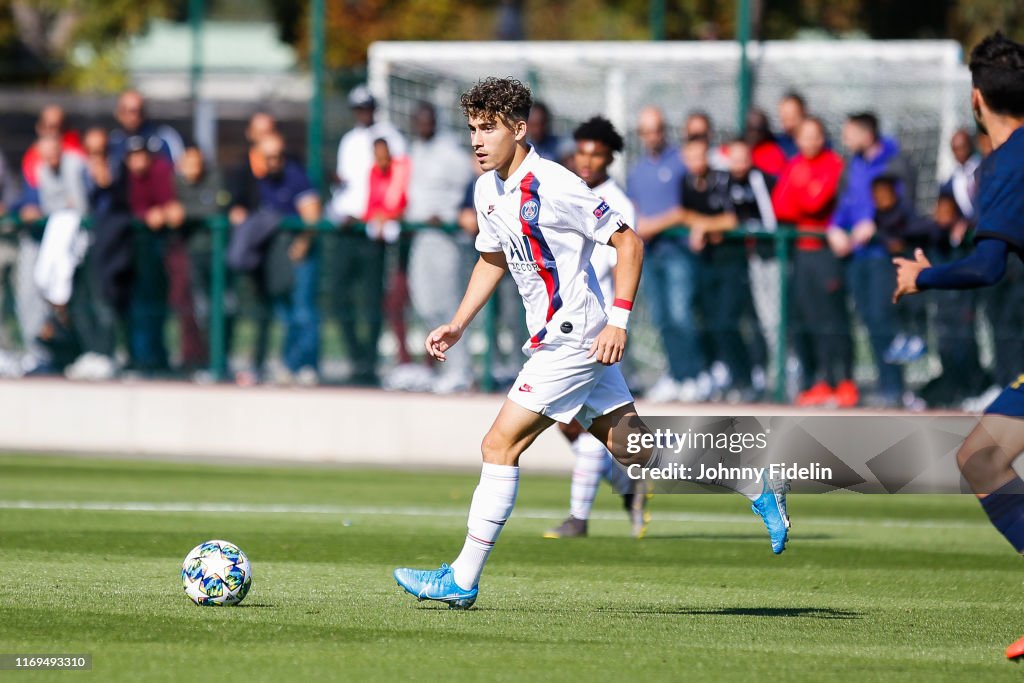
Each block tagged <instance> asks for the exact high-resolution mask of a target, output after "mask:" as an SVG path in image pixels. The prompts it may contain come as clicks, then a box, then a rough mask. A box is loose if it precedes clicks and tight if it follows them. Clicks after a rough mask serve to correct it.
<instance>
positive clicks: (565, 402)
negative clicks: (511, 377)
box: [508, 345, 633, 428]
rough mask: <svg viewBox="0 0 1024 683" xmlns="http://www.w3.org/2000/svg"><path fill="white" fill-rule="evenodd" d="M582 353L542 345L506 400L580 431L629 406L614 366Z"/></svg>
mask: <svg viewBox="0 0 1024 683" xmlns="http://www.w3.org/2000/svg"><path fill="white" fill-rule="evenodd" d="M588 353H589V352H588V351H587V350H585V349H577V348H572V347H570V346H565V345H546V346H542V347H541V348H539V349H537V350H536V351H535V352H534V353H533V355H532V356H530V358H529V360H527V361H526V364H525V365H524V366H523V369H522V370H521V371H520V372H519V376H518V377H517V378H516V381H515V384H513V385H512V388H511V389H510V390H509V392H508V397H509V398H510V399H511V400H512V401H513V402H514V403H517V404H519V405H521V406H522V407H524V408H526V409H527V410H531V411H533V412H535V413H539V414H541V415H546V416H548V417H550V418H551V419H553V420H556V421H558V422H561V423H563V424H569V423H570V422H572V421H573V419H574V418H575V419H576V420H578V421H579V422H580V424H582V425H583V427H584V428H587V427H590V423H591V422H593V421H594V419H596V418H598V417H600V416H602V415H607V414H608V413H610V412H612V411H613V410H615V409H616V408H620V407H622V406H624V405H627V404H629V403H632V402H633V396H632V394H630V393H629V387H627V386H626V380H625V379H624V378H623V377H622V370H621V369H620V368H619V365H618V364H615V365H602V364H601V363H599V362H597V361H596V360H594V359H593V358H587V354H588Z"/></svg>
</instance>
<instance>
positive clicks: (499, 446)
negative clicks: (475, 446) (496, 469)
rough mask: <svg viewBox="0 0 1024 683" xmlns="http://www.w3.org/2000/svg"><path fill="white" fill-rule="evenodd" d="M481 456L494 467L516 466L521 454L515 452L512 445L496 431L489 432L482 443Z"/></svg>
mask: <svg viewBox="0 0 1024 683" xmlns="http://www.w3.org/2000/svg"><path fill="white" fill-rule="evenodd" d="M480 455H481V456H483V460H484V462H486V463H491V464H492V465H515V464H516V462H517V461H518V459H519V454H518V453H515V452H514V449H513V448H512V444H510V443H509V442H508V440H507V439H505V438H502V437H501V436H500V435H499V434H496V433H494V431H493V430H492V431H489V432H487V434H486V435H485V436H484V440H483V441H482V442H481V443H480Z"/></svg>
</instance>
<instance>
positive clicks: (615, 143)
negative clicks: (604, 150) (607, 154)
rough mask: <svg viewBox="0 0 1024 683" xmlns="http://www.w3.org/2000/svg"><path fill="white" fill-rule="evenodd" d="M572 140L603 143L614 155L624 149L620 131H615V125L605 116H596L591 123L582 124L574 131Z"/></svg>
mask: <svg viewBox="0 0 1024 683" xmlns="http://www.w3.org/2000/svg"><path fill="white" fill-rule="evenodd" d="M572 139H573V140H576V141H577V142H579V141H580V140H596V141H597V142H603V143H604V144H605V145H607V146H608V149H610V150H611V151H612V153H613V154H614V153H615V152H621V151H622V148H623V141H622V136H621V135H619V131H617V130H615V126H614V124H612V122H611V121H609V120H608V119H606V118H604V117H603V116H595V117H593V118H591V119H590V120H589V121H584V122H583V123H581V124H580V125H579V127H578V128H577V129H576V130H574V131H573V133H572Z"/></svg>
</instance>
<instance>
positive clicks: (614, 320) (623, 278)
mask: <svg viewBox="0 0 1024 683" xmlns="http://www.w3.org/2000/svg"><path fill="white" fill-rule="evenodd" d="M608 244H609V246H611V247H614V248H615V253H616V257H617V258H616V262H615V269H614V270H613V273H614V282H615V305H614V306H613V308H612V314H613V315H612V317H610V318H609V321H608V324H607V325H605V327H604V329H603V330H601V332H600V334H598V335H597V339H595V340H594V343H593V345H592V346H591V347H590V357H592V358H596V359H597V360H598V361H599V362H601V363H603V364H605V365H612V364H614V363H618V362H619V361H621V360H622V355H623V353H624V352H625V349H626V327H625V322H626V320H628V316H629V311H630V309H632V307H633V301H634V300H636V293H637V289H639V287H640V272H641V270H642V269H643V262H644V245H643V241H642V240H641V239H640V237H639V236H637V234H636V233H635V232H633V231H632V230H631V229H630V228H629V226H626V225H623V226H622V227H621V228H619V230H618V231H617V232H616V233H615V234H613V235H612V238H611V240H609V242H608Z"/></svg>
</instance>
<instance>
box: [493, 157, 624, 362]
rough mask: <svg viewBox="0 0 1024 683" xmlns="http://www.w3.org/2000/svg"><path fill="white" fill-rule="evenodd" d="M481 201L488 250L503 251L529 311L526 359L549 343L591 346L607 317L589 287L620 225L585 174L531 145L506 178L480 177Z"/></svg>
mask: <svg viewBox="0 0 1024 683" xmlns="http://www.w3.org/2000/svg"><path fill="white" fill-rule="evenodd" d="M474 198H475V204H476V211H477V218H478V221H477V222H478V224H479V226H480V233H479V234H478V235H477V238H476V248H477V250H478V251H480V252H482V253H487V252H498V251H500V252H504V254H505V259H506V261H507V262H508V267H509V271H510V272H511V273H512V277H513V278H514V279H515V281H516V285H517V286H518V287H519V293H520V294H521V295H522V297H523V305H524V306H525V307H526V325H527V328H528V329H529V331H530V334H531V336H530V339H529V340H528V341H527V342H526V343H525V344H524V345H523V351H525V352H526V353H527V354H528V355H529V354H530V353H532V351H533V350H536V349H538V348H540V346H541V345H543V344H566V345H569V346H574V347H577V348H588V347H589V346H590V344H591V342H592V341H593V340H594V338H596V337H597V334H598V333H599V332H600V331H601V330H602V329H603V328H604V326H605V324H606V322H607V318H606V316H605V313H604V310H603V308H602V306H601V303H600V300H599V297H598V296H597V295H596V294H595V293H594V291H593V290H592V289H591V284H590V276H589V275H588V271H589V270H590V258H591V255H592V254H593V251H594V245H595V243H600V244H607V243H608V240H609V239H611V236H612V235H613V234H614V233H615V232H616V231H617V230H618V229H619V227H620V226H621V225H622V218H621V216H619V214H618V213H616V211H615V210H614V209H612V208H611V207H610V206H609V204H608V202H605V201H604V200H602V199H600V198H599V197H598V196H597V195H595V194H594V193H593V192H591V190H590V188H588V187H587V185H586V183H584V182H583V181H582V180H580V178H579V177H577V176H576V175H574V174H573V173H571V172H570V171H568V170H566V169H565V168H563V167H562V166H560V165H558V164H556V163H555V162H553V161H547V160H546V159H542V158H541V157H540V156H539V155H538V154H537V153H536V152H535V151H534V150H533V148H531V149H530V152H529V154H527V156H526V159H524V160H523V163H522V164H521V165H520V166H519V168H518V169H516V171H515V173H513V174H511V175H510V176H509V177H508V179H507V180H502V179H501V178H499V177H498V174H497V173H496V172H494V171H489V172H487V173H484V174H483V175H482V176H480V178H479V179H477V182H476V191H475V197H474Z"/></svg>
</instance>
